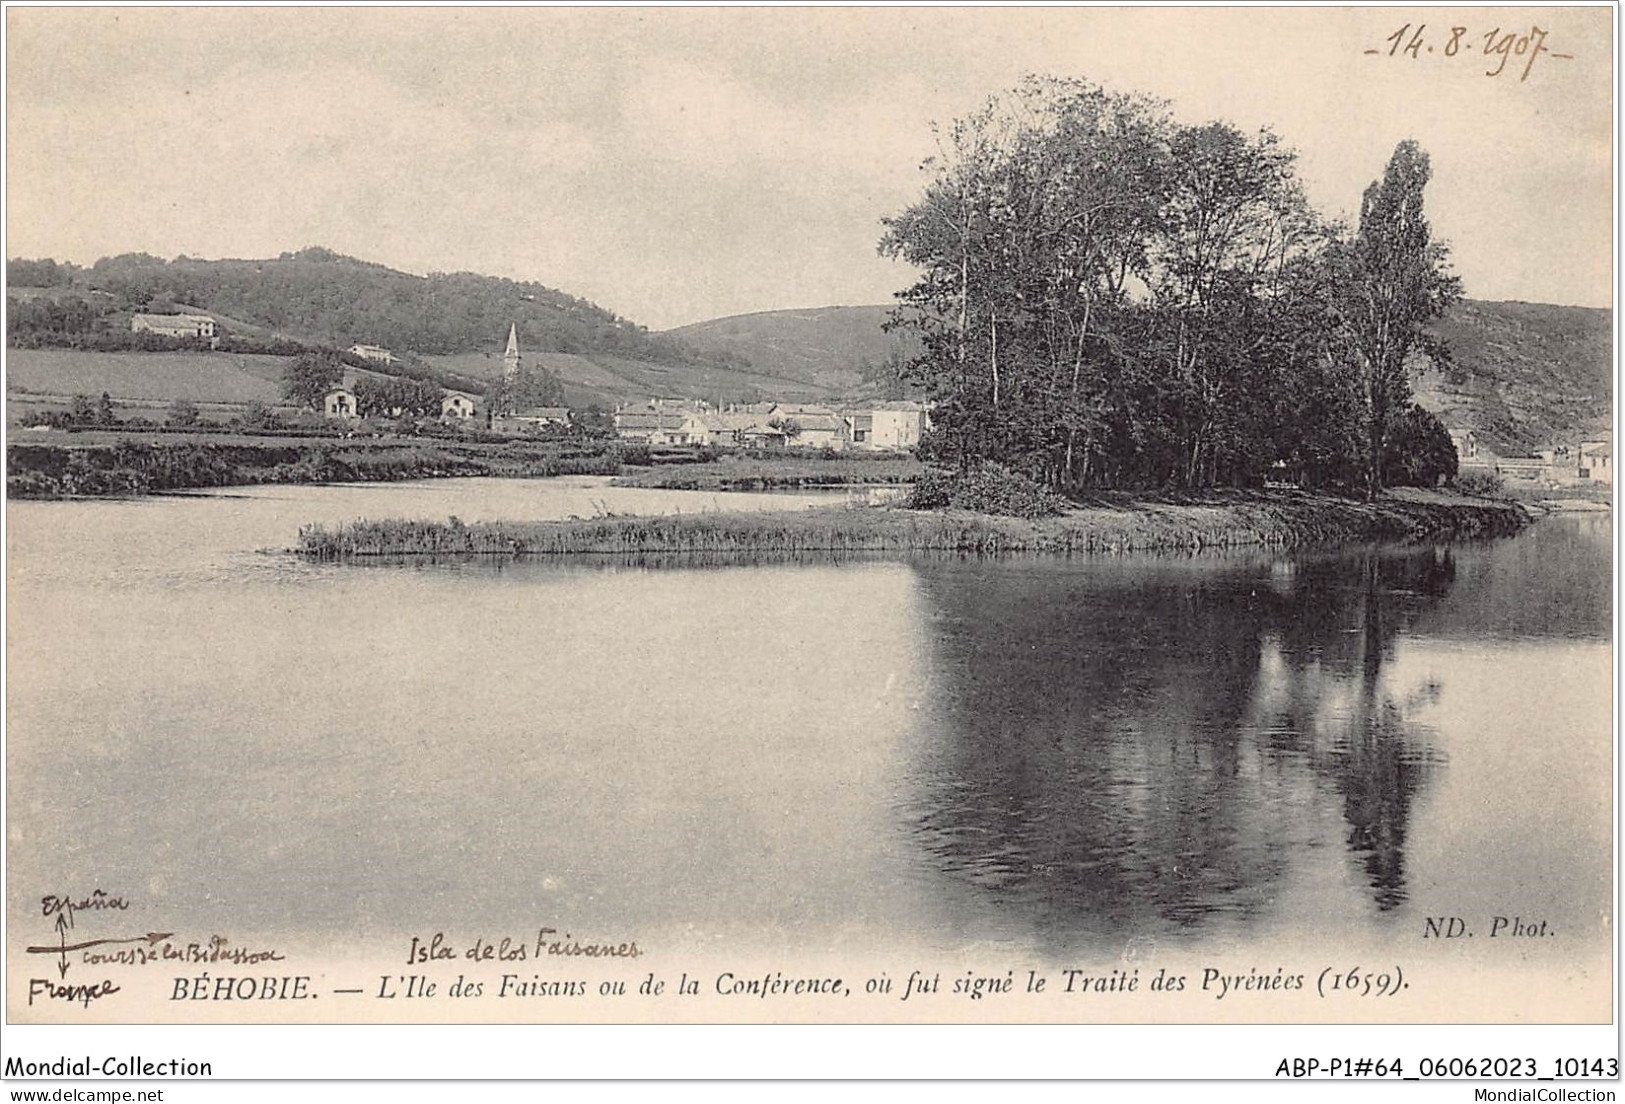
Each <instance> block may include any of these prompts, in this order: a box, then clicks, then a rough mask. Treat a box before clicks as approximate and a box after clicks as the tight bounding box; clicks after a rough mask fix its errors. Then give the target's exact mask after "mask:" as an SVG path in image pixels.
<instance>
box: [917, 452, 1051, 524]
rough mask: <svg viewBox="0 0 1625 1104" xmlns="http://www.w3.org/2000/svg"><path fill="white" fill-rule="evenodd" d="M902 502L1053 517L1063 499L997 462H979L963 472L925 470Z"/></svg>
mask: <svg viewBox="0 0 1625 1104" xmlns="http://www.w3.org/2000/svg"><path fill="white" fill-rule="evenodd" d="M904 505H905V506H906V507H908V508H909V509H911V510H941V509H945V508H948V507H952V508H954V509H957V510H970V511H972V512H973V513H978V514H993V515H995V516H997V517H1018V518H1027V519H1029V520H1030V519H1034V518H1042V517H1054V516H1055V515H1057V514H1059V513H1061V512H1062V511H1063V510H1065V509H1066V505H1067V504H1066V499H1064V498H1062V497H1061V496H1060V495H1058V494H1056V493H1055V492H1054V491H1051V490H1050V489H1048V488H1047V487H1041V486H1039V485H1038V484H1037V483H1034V482H1033V481H1032V480H1031V479H1028V478H1027V477H1026V476H1024V475H1021V474H1020V473H1018V472H1013V471H1011V470H1010V469H1009V468H1006V467H1004V466H1003V465H1000V464H983V465H982V466H980V467H978V468H973V469H971V470H970V471H967V472H951V471H933V470H929V469H928V470H927V471H926V472H925V473H924V474H922V475H921V476H920V478H919V479H918V480H916V481H915V483H914V487H913V489H912V491H911V492H910V493H909V496H908V499H907V500H906V501H905V502H904Z"/></svg>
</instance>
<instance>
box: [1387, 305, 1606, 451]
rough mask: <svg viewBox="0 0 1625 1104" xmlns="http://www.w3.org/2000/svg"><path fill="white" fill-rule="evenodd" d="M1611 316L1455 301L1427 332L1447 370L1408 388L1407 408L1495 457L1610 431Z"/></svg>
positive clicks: (1424, 376)
mask: <svg viewBox="0 0 1625 1104" xmlns="http://www.w3.org/2000/svg"><path fill="white" fill-rule="evenodd" d="M1612 327H1613V317H1612V313H1611V312H1609V311H1606V310H1600V309H1596V308H1591V307H1558V306H1552V305H1550V304H1547V303H1488V302H1483V301H1480V300H1475V299H1465V300H1463V301H1461V302H1460V303H1458V304H1456V306H1455V307H1453V308H1452V309H1451V311H1450V313H1449V314H1447V315H1445V317H1444V318H1443V319H1441V320H1440V322H1439V323H1438V324H1437V325H1436V326H1435V331H1436V332H1437V333H1438V335H1439V336H1440V337H1443V338H1444V339H1445V340H1446V341H1447V342H1449V344H1450V348H1451V352H1452V354H1453V356H1454V358H1455V364H1454V365H1453V366H1451V367H1450V368H1448V369H1446V370H1444V371H1440V370H1437V369H1433V370H1429V371H1427V372H1424V373H1422V374H1421V376H1420V377H1418V378H1417V379H1416V381H1415V389H1416V396H1417V400H1418V401H1419V402H1421V403H1422V405H1423V406H1426V407H1427V408H1428V409H1429V410H1432V411H1433V412H1434V413H1436V414H1438V415H1439V418H1440V420H1442V421H1443V422H1444V423H1445V424H1446V425H1447V426H1449V427H1450V428H1452V429H1471V430H1473V431H1474V432H1475V433H1476V434H1477V435H1478V439H1479V441H1480V442H1481V443H1483V444H1486V445H1488V446H1489V448H1490V449H1491V450H1493V451H1494V452H1496V453H1497V454H1499V455H1502V456H1521V455H1527V454H1528V453H1529V452H1530V451H1532V450H1534V449H1539V448H1543V447H1546V446H1549V445H1551V444H1553V443H1575V442H1578V441H1580V440H1584V439H1589V438H1595V437H1597V436H1598V435H1599V434H1601V433H1603V432H1605V431H1606V430H1608V429H1609V428H1611V426H1612V425H1613V417H1614V369H1613V353H1612V336H1613V335H1612Z"/></svg>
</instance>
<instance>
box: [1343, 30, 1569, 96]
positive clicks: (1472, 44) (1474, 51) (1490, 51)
mask: <svg viewBox="0 0 1625 1104" xmlns="http://www.w3.org/2000/svg"><path fill="white" fill-rule="evenodd" d="M1549 33H1550V32H1548V31H1546V30H1545V29H1543V28H1541V27H1538V26H1536V25H1535V24H1533V23H1531V24H1530V25H1529V29H1528V30H1527V31H1525V30H1523V29H1522V28H1519V29H1517V30H1511V31H1508V30H1504V29H1503V28H1501V27H1496V28H1494V29H1492V30H1489V31H1485V32H1483V33H1480V32H1478V31H1475V30H1472V29H1471V28H1468V27H1440V28H1436V29H1434V30H1431V31H1430V30H1429V29H1428V25H1427V24H1426V23H1406V24H1405V25H1404V26H1402V27H1400V28H1399V29H1398V30H1397V31H1395V32H1394V33H1393V34H1391V35H1389V36H1388V37H1387V38H1385V39H1383V41H1384V42H1386V43H1387V44H1388V48H1387V49H1386V50H1383V49H1376V48H1373V49H1368V50H1366V51H1365V53H1366V56H1368V57H1391V58H1410V59H1411V60H1412V61H1420V60H1422V59H1423V58H1425V57H1428V56H1430V55H1431V56H1433V57H1440V58H1467V59H1473V58H1478V59H1486V60H1483V62H1482V63H1483V64H1485V65H1487V66H1488V68H1486V69H1485V70H1484V75H1485V76H1486V77H1499V76H1500V75H1501V74H1502V73H1506V72H1510V71H1515V70H1517V69H1518V68H1519V66H1517V65H1512V67H1511V69H1510V70H1509V68H1508V65H1509V63H1511V62H1512V61H1513V59H1514V58H1518V59H1522V62H1523V64H1522V67H1521V68H1522V71H1521V72H1519V74H1518V80H1519V81H1520V82H1522V81H1526V80H1528V79H1529V74H1530V72H1531V71H1532V70H1533V69H1534V67H1535V59H1536V58H1538V57H1540V56H1541V55H1543V54H1544V55H1545V56H1546V57H1550V58H1557V59H1559V60H1562V61H1573V60H1574V55H1573V54H1559V53H1553V52H1552V51H1551V50H1550V49H1548V48H1547V46H1546V38H1547V35H1548V34H1549Z"/></svg>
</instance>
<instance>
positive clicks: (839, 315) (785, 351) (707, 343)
mask: <svg viewBox="0 0 1625 1104" xmlns="http://www.w3.org/2000/svg"><path fill="white" fill-rule="evenodd" d="M890 310H891V308H890V307H883V306H878V307H818V308H814V309H811V310H781V311H763V312H761V313H758V314H739V315H734V316H732V317H729V318H716V319H712V320H711V321H709V322H695V323H693V324H692V325H688V326H680V327H678V328H677V329H675V330H666V331H664V332H663V334H662V336H665V337H670V338H674V339H676V340H678V341H681V342H682V343H683V344H684V345H686V346H689V347H691V348H693V349H696V350H698V351H700V352H702V353H707V352H708V353H712V354H715V355H722V356H726V355H732V356H735V357H738V358H740V359H742V360H744V361H747V362H749V364H750V365H751V367H753V368H754V369H755V370H756V371H758V372H765V373H768V374H770V375H774V376H783V377H786V378H788V379H796V380H802V381H805V382H808V383H815V384H818V385H820V386H823V387H828V388H834V389H839V390H853V389H862V387H863V385H864V383H865V376H866V375H872V374H873V373H874V372H875V371H877V370H879V369H880V368H881V367H882V366H883V365H885V364H886V363H887V361H888V360H889V359H891V358H893V357H894V356H898V355H900V356H901V357H902V358H903V359H905V360H906V359H908V358H909V357H912V356H913V355H914V354H915V352H916V350H917V348H918V343H917V342H916V341H915V340H914V339H913V338H912V337H911V336H909V335H907V334H903V333H896V334H889V333H886V332H885V331H884V330H883V329H882V328H881V325H882V323H884V322H885V320H886V315H887V313H888V312H889V311H890Z"/></svg>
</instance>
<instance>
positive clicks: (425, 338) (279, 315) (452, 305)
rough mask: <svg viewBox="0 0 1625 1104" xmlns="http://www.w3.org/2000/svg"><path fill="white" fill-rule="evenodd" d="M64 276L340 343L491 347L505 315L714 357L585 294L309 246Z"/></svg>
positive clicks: (557, 345)
mask: <svg viewBox="0 0 1625 1104" xmlns="http://www.w3.org/2000/svg"><path fill="white" fill-rule="evenodd" d="M73 283H74V285H75V286H84V287H88V288H90V289H94V290H98V291H104V292H110V293H112V294H113V295H115V296H117V297H119V298H120V299H121V300H123V301H125V302H128V303H131V304H135V305H137V306H143V305H146V304H158V305H160V306H161V305H162V304H166V303H168V304H178V303H187V304H191V305H192V306H194V307H197V308H199V309H201V310H204V311H207V312H209V313H211V314H215V313H218V314H222V315H229V316H232V317H234V318H237V319H240V320H241V321H243V322H246V323H248V324H250V325H253V326H258V327H264V328H266V329H268V330H272V331H275V332H277V333H282V334H287V335H290V336H293V337H297V338H302V339H305V340H310V341H320V342H325V343H327V344H331V345H337V346H340V347H344V346H348V345H350V344H353V343H356V342H360V343H363V344H369V345H382V346H384V347H386V348H390V349H393V350H396V351H397V352H410V353H420V354H448V353H463V352H475V351H480V350H484V349H487V348H489V347H491V346H493V345H495V346H496V347H497V348H498V349H499V350H500V348H501V342H502V340H503V339H504V338H505V337H506V336H507V332H508V326H509V325H510V324H516V325H518V326H519V328H520V330H521V331H522V332H523V333H524V334H526V335H527V342H528V344H529V346H530V348H531V349H533V350H535V351H539V352H540V351H546V352H562V353H594V352H596V353H610V354H614V355H619V356H630V357H634V358H640V359H650V360H658V361H663V362H670V363H678V364H693V365H696V366H699V365H711V364H717V365H722V364H725V363H726V361H725V360H720V359H718V358H716V357H714V356H710V355H706V354H702V353H697V352H695V351H694V350H691V349H687V348H684V347H682V346H681V345H680V344H678V343H677V342H674V341H671V340H669V339H665V338H661V337H658V336H656V335H652V334H650V333H649V332H648V331H647V330H646V329H645V328H644V327H642V326H639V325H638V324H636V323H635V322H631V321H629V320H627V319H624V318H621V317H619V316H617V315H615V314H614V313H612V312H610V311H607V310H605V309H603V308H602V307H599V306H597V305H596V304H593V303H589V302H588V301H586V300H585V299H578V298H576V297H575V296H572V295H569V294H567V293H565V292H562V291H559V290H557V289H555V288H550V287H547V286H545V285H543V284H538V283H530V282H516V281H513V280H506V279H501V278H499V277H494V276H480V275H477V274H475V273H471V272H454V273H433V274H431V275H428V276H415V275H412V274H411V273H406V272H398V271H396V270H394V269H391V268H387V267H385V266H383V265H379V264H372V263H370V262H366V261H360V260H357V259H355V258H353V257H346V256H342V255H340V254H337V253H334V252H332V251H330V250H327V249H322V248H319V247H316V248H310V249H304V250H301V251H299V252H298V253H284V254H282V255H281V256H280V257H277V258H274V259H264V260H216V261H210V260H198V259H194V258H189V257H177V258H176V259H175V260H173V261H164V260H161V259H159V258H157V257H151V256H148V255H147V254H143V253H127V254H123V255H120V256H117V257H104V258H102V259H101V260H99V261H97V262H96V263H95V264H94V265H93V266H91V267H90V268H89V269H85V270H80V271H77V272H75V274H74V280H73Z"/></svg>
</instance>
